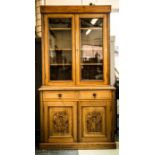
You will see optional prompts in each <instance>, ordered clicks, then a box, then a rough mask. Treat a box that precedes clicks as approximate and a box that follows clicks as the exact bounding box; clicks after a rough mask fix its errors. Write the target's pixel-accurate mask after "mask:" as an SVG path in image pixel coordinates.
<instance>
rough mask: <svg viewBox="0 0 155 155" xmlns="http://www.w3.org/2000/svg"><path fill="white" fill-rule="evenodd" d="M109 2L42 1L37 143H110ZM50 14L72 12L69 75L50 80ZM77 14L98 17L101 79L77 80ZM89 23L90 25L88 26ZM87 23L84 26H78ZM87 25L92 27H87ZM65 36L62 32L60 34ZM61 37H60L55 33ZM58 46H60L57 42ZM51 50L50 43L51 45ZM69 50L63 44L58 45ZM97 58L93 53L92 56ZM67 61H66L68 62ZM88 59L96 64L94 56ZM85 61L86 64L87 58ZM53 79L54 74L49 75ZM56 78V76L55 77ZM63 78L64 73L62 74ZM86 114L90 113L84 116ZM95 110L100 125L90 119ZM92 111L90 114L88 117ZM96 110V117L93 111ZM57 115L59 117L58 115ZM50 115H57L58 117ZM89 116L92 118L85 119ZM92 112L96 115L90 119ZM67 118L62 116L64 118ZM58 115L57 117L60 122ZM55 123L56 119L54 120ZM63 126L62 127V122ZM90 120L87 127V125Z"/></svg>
mask: <svg viewBox="0 0 155 155" xmlns="http://www.w3.org/2000/svg"><path fill="white" fill-rule="evenodd" d="M110 11H111V6H109V5H108V6H41V13H42V86H41V88H40V89H39V91H40V124H41V125H40V129H41V138H40V144H39V147H40V148H41V149H112V148H116V144H115V142H114V129H115V127H114V124H115V116H114V115H115V104H114V102H115V101H114V99H115V95H114V92H115V88H114V87H112V86H110V45H109V44H110V32H109V31H110V28H109V21H110V20H109V18H110ZM49 18H71V19H72V27H71V28H70V26H69V28H65V30H72V80H50V67H49V65H50V64H52V63H51V62H54V63H55V62H56V63H55V64H54V63H53V64H52V65H54V66H57V65H62V64H61V61H60V63H59V62H57V61H51V62H50V60H49V38H48V36H49V34H48V33H49V29H51V30H60V29H61V30H62V29H63V28H58V27H59V26H58V27H53V28H51V27H49V25H48V19H49ZM80 18H102V19H103V23H104V24H103V27H102V28H97V29H102V32H103V33H102V34H103V37H104V39H103V64H102V65H103V70H104V78H103V80H80V74H81V73H80V72H81V70H80V61H81V58H80V54H81V51H80V50H81V49H80V25H79V20H80ZM91 28H92V27H91ZM82 29H84V30H85V29H86V28H82ZM92 29H96V27H95V28H92ZM63 39H64V38H63ZM60 40H62V39H60ZM60 47H61V46H60ZM51 48H52V50H53V49H54V47H53V46H52V47H51ZM63 50H64V51H65V50H69V52H70V50H71V49H70V46H69V49H68V47H67V46H65V48H64V49H63ZM95 60H96V59H95ZM68 62H69V61H66V63H64V64H65V65H70V64H69V63H70V62H69V63H68ZM93 62H94V63H92V64H91V65H94V64H95V63H96V62H98V63H96V64H95V65H101V63H102V62H101V61H93ZM89 65H90V64H89ZM53 79H57V78H53ZM59 79H60V78H59ZM61 79H63V78H61ZM88 114H89V116H90V117H88ZM98 115H99V118H100V121H99V122H98V124H99V126H100V127H96V125H95V127H94V125H92V123H93V122H95V121H96V116H98ZM92 116H93V117H92ZM94 116H95V117H94ZM60 117H61V118H62V120H61V119H60ZM55 118H58V119H57V120H58V122H59V123H58V122H57V121H56V119H55ZM88 118H91V119H90V120H91V121H89V119H88ZM93 118H95V121H93ZM66 120H67V121H66ZM61 121H62V122H61ZM58 124H59V125H58ZM64 126H65V128H64ZM90 126H92V127H90ZM97 126H98V125H97Z"/></svg>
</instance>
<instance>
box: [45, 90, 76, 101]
mask: <svg viewBox="0 0 155 155" xmlns="http://www.w3.org/2000/svg"><path fill="white" fill-rule="evenodd" d="M43 98H44V100H49V99H75V98H76V92H74V91H47V92H44V95H43Z"/></svg>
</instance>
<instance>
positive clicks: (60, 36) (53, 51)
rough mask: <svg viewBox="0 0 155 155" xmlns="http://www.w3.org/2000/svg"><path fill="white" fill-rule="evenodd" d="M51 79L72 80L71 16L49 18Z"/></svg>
mask: <svg viewBox="0 0 155 155" xmlns="http://www.w3.org/2000/svg"><path fill="white" fill-rule="evenodd" d="M49 62H50V80H72V31H71V18H50V19H49Z"/></svg>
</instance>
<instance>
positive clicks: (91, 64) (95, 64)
mask: <svg viewBox="0 0 155 155" xmlns="http://www.w3.org/2000/svg"><path fill="white" fill-rule="evenodd" d="M81 65H83V66H84V65H87V66H89V65H90V66H93V65H94V66H97V65H100V66H101V65H103V63H81Z"/></svg>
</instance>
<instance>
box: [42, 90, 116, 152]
mask: <svg viewBox="0 0 155 155" xmlns="http://www.w3.org/2000/svg"><path fill="white" fill-rule="evenodd" d="M93 92H94V91H93ZM93 92H91V93H90V92H89V93H90V94H92V93H93ZM50 93H52V92H50ZM50 93H49V92H48V94H46V92H44V95H43V98H42V102H41V107H43V108H42V109H43V110H42V111H41V112H42V115H41V120H42V121H41V126H42V131H41V132H42V138H41V143H40V146H41V147H42V148H46V146H47V147H49V148H51V149H56V148H58V149H59V148H64V149H80V148H81V149H84V147H86V148H89V149H90V148H93V149H95V148H115V143H114V142H113V135H112V133H113V132H114V129H113V124H114V122H113V120H114V117H113V115H114V98H113V94H112V92H111V91H109V92H108V93H109V94H110V95H111V98H107V97H106V98H105V99H104V98H102V99H100V98H101V97H100V98H99V97H98V98H97V97H96V98H93V99H84V97H83V99H81V98H80V97H81V94H80V95H78V91H77V92H74V93H75V94H76V95H75V97H76V98H74V99H70V98H69V97H70V96H67V97H68V98H63V97H62V98H60V99H59V98H58V99H57V98H53V99H52V98H50V97H51V96H52V95H50ZM54 93H55V92H54ZM61 93H62V92H61ZM80 93H81V92H80ZM99 93H100V92H96V94H97V95H98V94H99ZM72 94H73V93H72ZM87 94H88V93H87ZM47 95H48V97H49V98H48V100H47ZM53 96H54V95H53ZM62 96H65V95H64V93H62ZM83 96H84V94H83ZM44 97H45V98H44ZM54 97H55V96H54ZM56 97H57V95H56ZM78 97H79V98H78ZM87 146H88V147H87Z"/></svg>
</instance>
